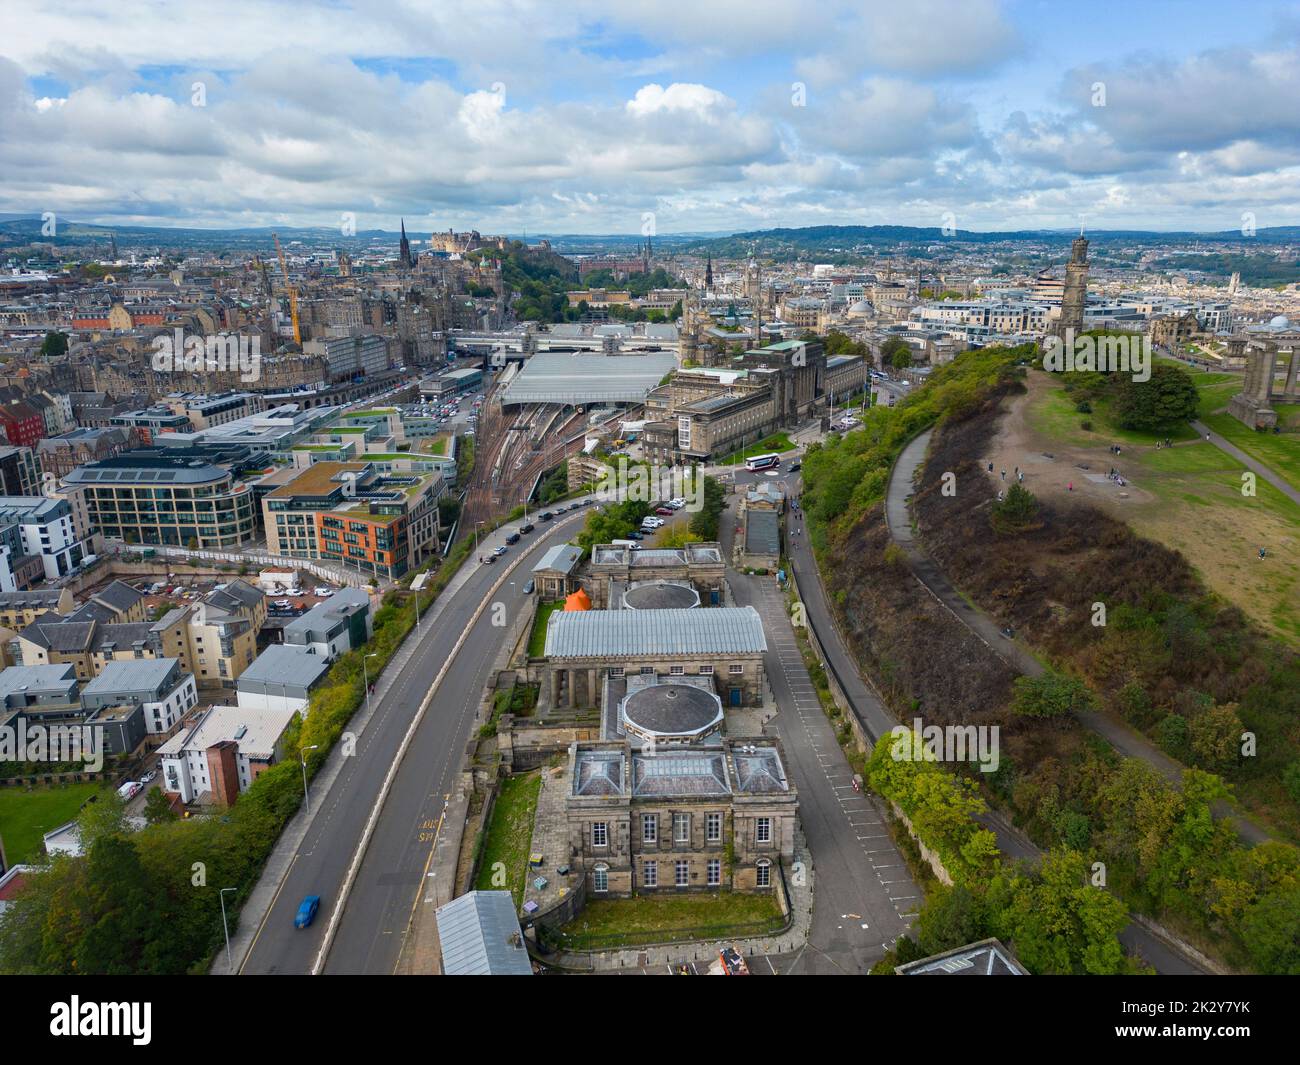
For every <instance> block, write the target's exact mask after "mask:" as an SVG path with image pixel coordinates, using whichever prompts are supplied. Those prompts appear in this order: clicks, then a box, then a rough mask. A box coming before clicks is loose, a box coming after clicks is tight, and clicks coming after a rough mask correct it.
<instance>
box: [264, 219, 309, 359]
mask: <svg viewBox="0 0 1300 1065" xmlns="http://www.w3.org/2000/svg"><path fill="white" fill-rule="evenodd" d="M271 238H272V239H273V240H274V241H275V254H276V255H278V256H279V257H280V272H281V273H282V274H284V287H285V288H286V289H288V290H289V314H290V316H291V317H292V318H293V342H294V343H295V344H298V345H301V344H302V330H300V329H299V328H298V290H297V289H295V288H294V287H293V285H292V284H291V283H290V281H289V268H288V267H287V266H286V265H285V263H284V249H283V248H281V247H280V238H279V236H278V235H277V234H275V233H272V234H271Z"/></svg>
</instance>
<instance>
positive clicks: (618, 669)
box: [609, 666, 623, 677]
mask: <svg viewBox="0 0 1300 1065" xmlns="http://www.w3.org/2000/svg"><path fill="white" fill-rule="evenodd" d="M609 675H610V676H611V677H621V676H622V675H623V667H622V666H610V667H609Z"/></svg>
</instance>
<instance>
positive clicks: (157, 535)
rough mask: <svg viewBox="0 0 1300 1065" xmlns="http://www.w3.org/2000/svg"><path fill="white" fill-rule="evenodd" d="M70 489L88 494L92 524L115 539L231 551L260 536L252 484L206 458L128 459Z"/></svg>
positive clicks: (85, 473)
mask: <svg viewBox="0 0 1300 1065" xmlns="http://www.w3.org/2000/svg"><path fill="white" fill-rule="evenodd" d="M65 481H66V483H67V484H70V485H77V486H79V487H82V488H84V489H85V501H86V509H87V511H88V513H89V517H90V521H91V522H92V523H93V525H94V526H95V527H96V528H97V529H98V530H99V531H100V532H101V533H102V534H103V535H104V536H106V537H109V538H110V539H115V540H124V541H126V542H127V543H129V544H160V545H171V546H176V547H191V548H196V549H200V550H212V549H215V550H221V549H227V550H228V549H231V548H238V547H240V546H241V545H243V544H246V543H248V542H249V541H250V540H252V539H253V538H254V537H255V535H256V530H257V521H256V509H255V506H254V501H253V489H252V486H251V483H249V482H248V481H244V480H241V479H239V478H237V477H236V476H235V474H234V473H232V472H231V470H229V469H227V468H225V467H223V466H219V465H216V464H214V463H212V462H205V461H203V460H202V459H199V458H191V457H188V456H182V455H175V456H173V455H168V454H166V453H165V451H164V452H162V453H157V452H156V453H152V454H148V455H140V454H137V453H133V452H124V453H122V454H120V455H116V456H114V457H113V458H109V459H103V460H101V461H99V462H92V463H90V464H89V465H87V466H81V467H79V468H78V469H75V470H72V471H71V472H70V473H68V475H67V476H66V478H65ZM64 505H66V504H64Z"/></svg>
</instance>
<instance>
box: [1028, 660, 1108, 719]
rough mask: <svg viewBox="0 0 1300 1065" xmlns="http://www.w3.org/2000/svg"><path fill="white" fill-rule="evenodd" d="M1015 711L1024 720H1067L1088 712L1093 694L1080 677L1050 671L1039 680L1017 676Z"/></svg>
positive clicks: (1038, 677)
mask: <svg viewBox="0 0 1300 1065" xmlns="http://www.w3.org/2000/svg"><path fill="white" fill-rule="evenodd" d="M1014 689H1015V695H1014V696H1013V697H1012V700H1011V709H1012V711H1013V712H1015V713H1017V714H1020V715H1021V716H1022V717H1038V718H1058V719H1059V718H1064V717H1066V716H1068V715H1070V714H1077V713H1080V712H1082V711H1084V710H1087V709H1088V708H1089V707H1091V705H1092V692H1091V691H1090V690H1089V689H1088V686H1087V685H1086V684H1085V683H1084V682H1083V681H1081V680H1079V678H1078V677H1072V676H1070V675H1069V674H1066V673H1057V672H1055V671H1054V670H1048V671H1047V672H1045V673H1043V674H1042V675H1041V676H1037V677H1017V678H1016V681H1015V684H1014Z"/></svg>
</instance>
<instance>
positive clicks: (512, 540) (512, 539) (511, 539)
mask: <svg viewBox="0 0 1300 1065" xmlns="http://www.w3.org/2000/svg"><path fill="white" fill-rule="evenodd" d="M506 543H508V544H517V543H519V534H518V533H517V532H512V533H511V534H510V535H509V536H507V537H506Z"/></svg>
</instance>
